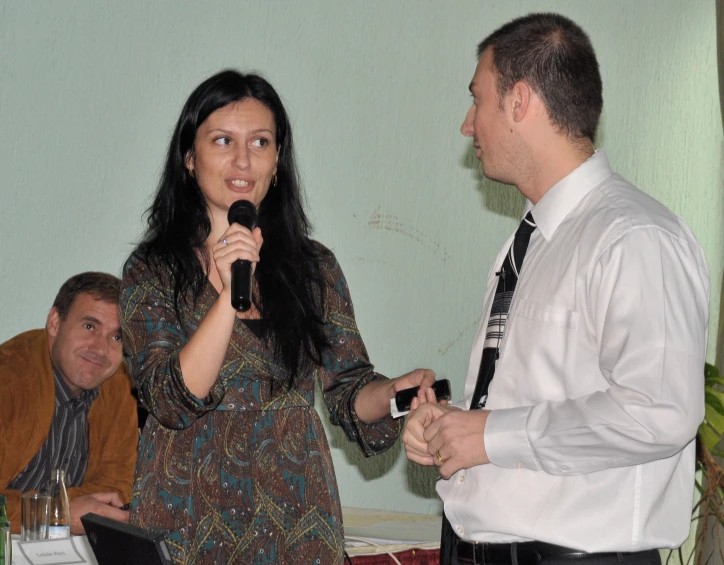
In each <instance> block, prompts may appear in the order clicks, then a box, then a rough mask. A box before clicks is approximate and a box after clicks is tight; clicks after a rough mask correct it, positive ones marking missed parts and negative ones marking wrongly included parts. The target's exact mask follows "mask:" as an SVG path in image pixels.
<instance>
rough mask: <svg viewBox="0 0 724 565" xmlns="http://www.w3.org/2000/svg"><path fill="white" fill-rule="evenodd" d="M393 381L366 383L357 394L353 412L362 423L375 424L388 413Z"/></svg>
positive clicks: (392, 393) (393, 391) (393, 394)
mask: <svg viewBox="0 0 724 565" xmlns="http://www.w3.org/2000/svg"><path fill="white" fill-rule="evenodd" d="M394 383H395V381H394V380H384V381H374V382H371V383H367V384H366V385H365V386H363V387H362V389H361V390H360V391H359V393H358V394H357V399H356V401H355V403H354V410H355V412H356V413H357V416H358V417H359V418H360V420H362V421H363V422H375V421H376V420H379V419H381V418H384V417H385V416H387V415H388V414H389V413H390V399H391V398H393V397H394V396H395V389H394Z"/></svg>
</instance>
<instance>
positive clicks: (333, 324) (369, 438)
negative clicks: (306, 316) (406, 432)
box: [318, 252, 401, 457]
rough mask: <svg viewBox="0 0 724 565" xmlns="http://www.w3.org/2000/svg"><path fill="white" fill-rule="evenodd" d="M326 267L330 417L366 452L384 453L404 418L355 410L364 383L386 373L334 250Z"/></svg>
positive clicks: (324, 370)
mask: <svg viewBox="0 0 724 565" xmlns="http://www.w3.org/2000/svg"><path fill="white" fill-rule="evenodd" d="M327 253H329V255H330V258H329V260H328V261H326V262H325V264H324V267H323V271H324V274H325V278H326V279H327V280H328V286H327V288H326V291H325V322H326V323H325V333H326V335H327V339H328V340H329V343H330V344H331V345H330V347H329V348H328V349H327V350H326V351H325V352H324V355H323V358H322V366H321V367H320V368H319V371H318V377H319V380H320V383H321V386H322V392H323V395H324V402H325V404H326V406H327V409H328V410H329V414H330V421H331V422H332V423H333V424H335V425H339V426H341V427H342V429H343V430H344V432H345V434H346V435H347V437H348V438H349V439H350V440H351V441H355V442H357V444H358V445H359V446H360V449H362V452H363V453H364V454H365V455H366V456H368V457H369V456H371V455H376V454H379V453H383V452H384V451H386V450H387V449H389V448H390V447H391V446H392V445H393V444H394V443H395V441H396V439H397V437H398V436H399V434H400V429H401V422H400V421H399V420H398V421H396V420H394V419H393V418H392V417H391V416H389V415H388V416H386V417H385V418H382V419H381V420H378V421H376V422H363V421H362V420H360V418H359V417H358V416H357V413H356V412H355V410H354V404H355V401H356V399H357V394H358V393H359V391H360V390H361V389H362V387H363V386H364V385H366V384H367V383H370V382H372V381H378V380H384V379H386V377H384V376H383V375H380V374H378V373H375V371H374V367H373V366H372V364H371V363H370V361H369V358H368V356H367V350H366V348H365V345H364V342H363V341H362V338H361V336H360V334H359V331H358V329H357V323H356V322H355V318H354V310H353V308H352V299H351V297H350V294H349V288H348V287H347V281H346V280H345V278H344V275H343V273H342V269H341V268H340V266H339V264H338V263H337V260H336V259H335V258H334V256H333V255H332V254H331V252H327Z"/></svg>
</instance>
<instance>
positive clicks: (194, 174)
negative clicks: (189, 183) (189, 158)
mask: <svg viewBox="0 0 724 565" xmlns="http://www.w3.org/2000/svg"><path fill="white" fill-rule="evenodd" d="M189 176H190V177H191V178H192V179H195V178H196V173H195V172H194V170H193V168H191V167H189Z"/></svg>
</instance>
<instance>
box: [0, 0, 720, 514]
mask: <svg viewBox="0 0 724 565" xmlns="http://www.w3.org/2000/svg"><path fill="white" fill-rule="evenodd" d="M541 10H555V11H559V12H561V13H563V14H566V15H569V16H570V17H572V18H573V19H575V20H577V21H578V22H579V23H580V24H581V25H582V26H583V27H584V28H585V29H586V30H587V31H588V32H589V33H590V35H591V38H592V40H593V43H594V45H595V47H596V49H597V52H598V55H599V60H600V64H601V70H602V74H603V79H604V99H605V108H604V114H603V120H602V126H601V131H600V136H599V140H598V145H599V146H605V147H606V148H607V150H608V153H609V157H610V159H611V162H612V164H613V167H614V168H615V169H617V170H618V171H619V172H621V173H622V174H623V175H624V176H626V177H628V178H629V179H630V180H631V181H633V182H634V183H636V184H637V185H638V186H639V187H640V188H642V189H643V190H644V191H646V192H648V193H649V194H651V195H653V196H654V197H656V198H658V199H659V200H661V201H662V202H664V203H665V204H666V205H668V206H669V207H671V208H672V209H673V210H674V211H676V212H677V213H678V214H680V215H681V216H683V217H684V218H685V219H686V220H687V221H688V222H689V224H690V225H691V226H692V228H693V230H694V232H695V233H696V235H697V237H698V238H699V239H700V241H701V243H702V245H703V246H704V248H705V250H706V253H707V257H708V260H709V265H710V268H711V275H712V288H713V292H712V295H713V299H712V304H711V312H712V320H711V327H712V328H713V329H716V328H717V320H718V313H719V299H720V289H721V280H722V268H723V257H722V248H721V242H722V240H723V238H722V235H723V233H722V232H723V231H724V230H723V228H722V222H721V215H722V212H723V211H724V210H723V208H724V206H723V204H724V197H723V196H722V185H723V179H722V172H723V171H722V159H721V157H722V148H723V144H722V119H721V114H720V108H719V97H718V92H717V89H718V79H717V62H716V25H715V2H714V0H687V1H685V2H684V1H681V0H635V1H634V0H613V1H608V2H600V1H588V0H577V1H562V0H561V1H553V0H551V1H548V2H539V1H517V2H503V1H497V0H487V1H482V0H481V1H473V0H457V1H455V2H441V1H438V2H433V1H425V0H407V1H402V0H398V1H395V0H383V1H378V0H358V1H338V0H325V1H322V0H317V1H315V0H304V1H302V0H298V1H281V0H273V1H266V2H259V1H258V0H253V1H244V0H228V1H219V2H199V1H198V0H195V1H193V2H191V1H180V0H174V1H160V0H156V1H149V0H143V1H141V0H119V1H97V0H57V1H50V0H0V171H1V174H0V241H2V246H1V247H0V283H1V284H2V292H0V340H5V339H7V338H9V337H11V336H12V335H15V334H16V333H18V332H20V331H22V330H25V329H28V328H31V327H39V326H42V325H43V324H44V320H45V315H46V313H47V310H48V308H49V306H50V303H51V301H52V298H53V296H54V294H55V292H56V291H57V288H58V287H59V285H60V284H61V283H62V282H63V281H64V280H65V279H66V278H67V277H69V276H70V275H72V274H75V273H77V272H80V271H83V270H90V269H94V270H106V271H110V272H114V273H118V272H119V271H120V268H121V264H122V262H123V260H124V258H125V257H126V256H127V255H128V253H129V252H130V250H131V249H132V246H133V242H134V241H136V240H137V239H138V237H139V235H140V233H141V231H142V229H143V225H144V224H143V221H142V218H141V216H142V212H143V211H144V209H145V208H146V207H147V206H148V205H149V203H150V198H151V194H152V192H153V190H154V187H155V185H156V182H157V179H158V175H159V171H160V167H161V164H162V161H163V158H164V153H165V150H166V145H167V142H168V139H169V137H170V134H171V130H172V128H173V125H174V121H175V119H176V117H177V116H178V113H179V111H180V109H181V106H182V104H183V102H184V100H185V99H186V97H187V95H188V94H189V93H190V91H191V90H192V89H193V88H194V87H195V86H196V85H197V84H198V83H199V82H200V81H201V80H202V79H204V78H206V77H207V76H208V75H210V74H212V73H214V72H216V71H218V70H220V69H221V68H224V67H238V68H241V69H245V70H257V71H260V72H262V73H263V74H265V75H266V76H267V77H268V78H269V79H270V80H271V82H272V83H273V84H274V85H275V86H276V87H277V88H278V90H279V92H280V93H281V95H282V98H283V100H284V101H285V103H286V104H287V108H288V110H289V112H290V115H291V118H292V121H293V124H294V136H295V139H296V143H297V153H298V157H299V163H300V166H301V172H302V176H303V180H304V184H305V187H306V191H307V197H308V205H309V206H308V209H309V211H310V215H311V217H312V219H313V221H314V225H315V228H316V229H315V236H316V237H317V238H318V239H319V240H321V241H322V242H324V243H325V244H327V245H328V246H329V247H331V248H332V249H333V250H334V251H335V252H336V254H337V256H338V259H339V261H340V263H341V264H342V266H343V268H344V269H345V272H346V274H347V278H348V281H349V283H350V287H351V290H352V295H353V298H354V301H355V307H356V312H357V321H358V324H359V326H360V329H361V331H362V334H363V336H364V337H365V340H366V343H367V347H368V349H369V353H370V355H371V358H372V360H373V361H374V362H375V364H376V366H377V368H378V370H379V371H380V372H383V373H385V374H388V375H390V376H396V375H398V374H400V373H402V372H404V371H407V370H409V369H411V368H414V367H418V366H430V367H433V368H434V369H436V370H437V372H438V375H440V376H445V377H449V378H450V379H451V381H452V383H453V388H454V393H455V395H459V394H460V393H461V392H462V386H463V380H464V375H465V373H466V369H467V364H468V355H469V348H470V345H471V342H472V337H473V333H474V330H475V326H476V324H477V320H478V315H479V311H480V306H481V300H482V293H483V286H484V281H485V275H486V272H487V270H488V268H489V266H490V262H491V261H492V260H493V258H494V256H495V253H496V251H497V249H498V247H499V246H500V245H501V244H502V242H503V241H504V239H505V238H506V237H507V236H508V234H509V233H511V232H512V231H513V230H514V229H515V226H516V224H517V219H516V216H517V215H518V214H519V212H520V209H521V206H522V200H521V198H520V197H519V196H518V195H517V193H516V191H515V190H514V189H513V188H511V187H505V186H501V185H495V184H492V183H489V182H487V181H484V180H483V179H482V178H481V176H480V173H479V166H478V164H477V162H476V161H475V160H474V158H473V156H472V155H471V152H470V141H469V140H467V139H465V138H463V137H462V135H460V133H459V131H458V130H459V126H460V124H461V122H462V120H463V117H464V116H465V113H466V111H467V109H468V105H469V103H470V99H469V95H468V92H467V85H468V83H469V81H470V78H471V77H472V74H473V71H474V68H475V63H476V59H475V47H476V44H477V42H478V41H480V40H481V39H482V38H483V37H484V36H485V35H486V34H488V33H489V32H491V31H492V30H493V29H494V28H496V27H498V26H499V25H501V24H502V23H504V22H505V21H507V20H509V19H510V18H512V17H515V16H517V15H522V14H524V13H526V12H529V11H541ZM714 333H715V331H712V338H711V339H710V344H709V358H710V360H713V358H714V352H715V350H716V343H715V339H714V335H713V334H714ZM331 442H332V445H333V455H334V460H335V465H336V467H337V474H338V477H339V483H340V488H341V491H342V500H343V503H344V504H346V505H354V506H363V507H378V508H386V509H407V510H416V511H419V512H430V513H432V512H437V511H438V510H439V503H438V501H437V499H436V497H435V495H434V492H433V486H432V483H433V481H434V473H428V472H425V471H421V470H420V469H415V468H412V467H408V466H407V464H406V462H405V460H404V457H403V455H402V453H401V449H400V448H399V446H398V448H397V449H395V450H394V452H393V453H391V454H389V455H386V456H383V457H381V458H377V459H373V460H363V458H361V457H360V456H359V455H358V453H357V452H356V451H355V450H354V448H353V447H352V446H351V445H350V444H347V442H346V440H344V439H343V438H342V437H341V436H340V434H338V433H336V432H334V431H332V432H331Z"/></svg>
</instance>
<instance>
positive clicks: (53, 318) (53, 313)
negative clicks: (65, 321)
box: [45, 306, 60, 338]
mask: <svg viewBox="0 0 724 565" xmlns="http://www.w3.org/2000/svg"><path fill="white" fill-rule="evenodd" d="M59 327H60V312H58V309H57V308H56V307H55V306H53V307H52V308H51V309H50V312H48V319H47V320H46V321H45V329H46V330H48V336H49V337H51V338H55V336H57V335H58V328H59Z"/></svg>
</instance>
